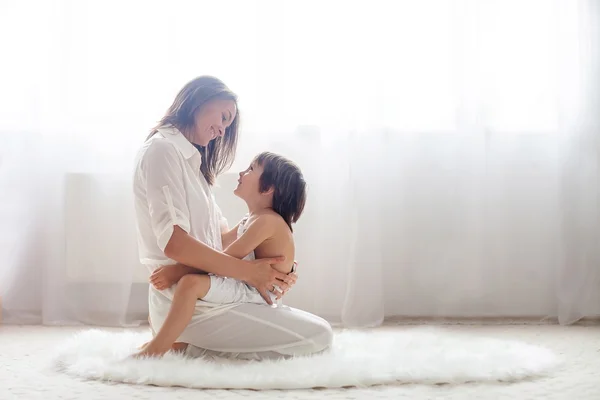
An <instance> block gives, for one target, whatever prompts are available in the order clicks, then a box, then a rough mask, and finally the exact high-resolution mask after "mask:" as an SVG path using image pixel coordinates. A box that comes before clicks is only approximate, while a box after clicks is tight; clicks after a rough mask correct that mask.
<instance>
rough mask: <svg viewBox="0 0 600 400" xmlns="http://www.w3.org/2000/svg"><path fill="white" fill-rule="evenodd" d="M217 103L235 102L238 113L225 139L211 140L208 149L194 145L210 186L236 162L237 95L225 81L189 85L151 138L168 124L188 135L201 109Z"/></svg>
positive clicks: (202, 78) (207, 80) (200, 79)
mask: <svg viewBox="0 0 600 400" xmlns="http://www.w3.org/2000/svg"><path fill="white" fill-rule="evenodd" d="M213 100H233V101H234V102H235V106H236V109H237V112H236V115H235V118H234V119H233V121H232V123H231V125H230V126H229V127H228V128H227V129H225V134H224V135H223V136H222V137H218V138H216V139H214V140H211V141H210V142H209V143H208V145H207V146H198V145H194V146H195V147H196V148H197V149H198V151H199V152H200V154H201V156H202V165H201V166H200V172H201V173H202V175H204V178H205V179H206V181H207V182H208V184H209V185H212V184H214V183H215V179H216V177H217V176H218V175H220V174H221V173H222V172H223V171H226V170H227V169H229V167H231V164H232V163H233V160H234V159H235V152H236V148H237V140H238V129H239V125H240V110H239V108H238V107H237V96H236V95H235V93H233V92H232V91H231V90H229V88H228V87H227V86H225V84H224V83H223V82H222V81H220V80H219V79H217V78H215V77H212V76H200V77H198V78H196V79H194V80H192V81H190V82H188V83H187V84H186V85H185V86H184V87H183V88H182V89H181V90H180V91H179V93H177V96H176V97H175V100H174V101H173V104H171V107H169V109H168V110H167V112H166V113H165V116H164V117H162V119H161V120H160V122H159V123H158V125H156V126H155V127H154V128H153V129H152V131H151V132H150V135H148V138H150V137H152V135H154V134H155V133H156V132H157V131H158V128H160V127H163V126H168V125H172V126H174V127H175V128H177V129H179V131H181V132H182V133H184V134H185V132H188V131H189V130H190V129H192V128H193V127H194V124H195V116H196V113H197V112H198V110H199V109H200V108H202V107H203V106H204V105H205V104H207V103H209V102H211V101H213Z"/></svg>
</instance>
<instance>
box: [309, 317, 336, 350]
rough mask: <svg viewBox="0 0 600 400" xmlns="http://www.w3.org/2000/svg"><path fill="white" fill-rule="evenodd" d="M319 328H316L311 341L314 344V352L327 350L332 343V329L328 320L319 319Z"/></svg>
mask: <svg viewBox="0 0 600 400" xmlns="http://www.w3.org/2000/svg"><path fill="white" fill-rule="evenodd" d="M318 325H319V328H318V329H317V331H316V333H315V335H314V337H313V343H314V345H315V352H320V351H323V350H327V349H328V348H330V347H331V344H332V343H333V329H332V328H331V325H330V324H329V322H327V321H325V320H324V319H321V321H319V324H318Z"/></svg>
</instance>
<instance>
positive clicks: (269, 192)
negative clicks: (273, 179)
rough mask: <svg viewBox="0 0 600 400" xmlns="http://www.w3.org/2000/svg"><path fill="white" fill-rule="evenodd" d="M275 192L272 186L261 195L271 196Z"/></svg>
mask: <svg viewBox="0 0 600 400" xmlns="http://www.w3.org/2000/svg"><path fill="white" fill-rule="evenodd" d="M274 191H275V186H271V187H270V188H268V189H267V190H265V191H264V192H262V193H261V194H264V195H269V194H273V192H274Z"/></svg>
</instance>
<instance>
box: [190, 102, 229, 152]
mask: <svg viewBox="0 0 600 400" xmlns="http://www.w3.org/2000/svg"><path fill="white" fill-rule="evenodd" d="M236 112H237V109H236V107H235V102H234V101H233V100H213V101H211V102H209V103H207V104H205V105H204V107H201V108H200V110H198V112H197V113H196V116H195V124H194V127H193V128H192V131H191V132H189V136H188V137H189V139H190V141H191V142H192V143H194V144H197V145H199V146H206V145H208V143H209V142H210V141H211V140H213V139H216V138H218V137H219V136H223V135H224V134H225V129H227V128H228V127H229V126H230V125H231V123H232V122H233V119H234V118H235V114H236Z"/></svg>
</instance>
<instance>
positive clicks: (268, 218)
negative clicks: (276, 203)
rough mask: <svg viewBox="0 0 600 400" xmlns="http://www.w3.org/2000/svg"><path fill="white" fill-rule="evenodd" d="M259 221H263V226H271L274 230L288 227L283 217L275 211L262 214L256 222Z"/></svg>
mask: <svg viewBox="0 0 600 400" xmlns="http://www.w3.org/2000/svg"><path fill="white" fill-rule="evenodd" d="M258 221H261V222H260V223H261V224H263V225H267V226H271V227H273V228H282V227H287V223H286V222H285V220H284V219H283V218H282V217H281V215H279V214H277V213H276V212H275V211H273V210H266V211H265V212H263V213H262V214H260V215H258V216H257V218H256V222H258Z"/></svg>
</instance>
